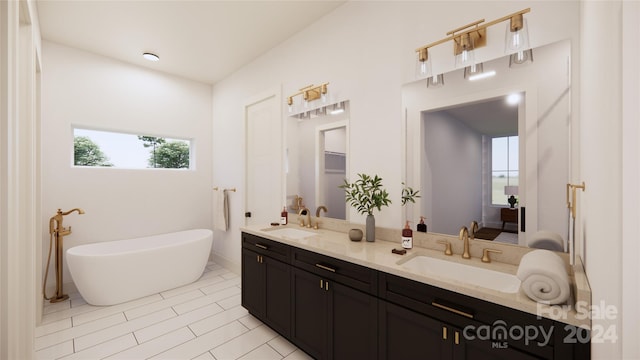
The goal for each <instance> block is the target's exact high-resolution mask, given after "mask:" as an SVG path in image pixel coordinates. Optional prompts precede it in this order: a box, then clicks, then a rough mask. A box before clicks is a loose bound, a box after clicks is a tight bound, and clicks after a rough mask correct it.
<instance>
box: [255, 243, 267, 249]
mask: <svg viewBox="0 0 640 360" xmlns="http://www.w3.org/2000/svg"><path fill="white" fill-rule="evenodd" d="M255 245H256V246H257V247H259V248H260V249H263V250H267V249H269V247H268V246H267V245H262V244H258V243H256V244H255Z"/></svg>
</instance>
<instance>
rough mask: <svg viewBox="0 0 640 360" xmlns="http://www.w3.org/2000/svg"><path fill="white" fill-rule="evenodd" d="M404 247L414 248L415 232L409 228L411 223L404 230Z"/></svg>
mask: <svg viewBox="0 0 640 360" xmlns="http://www.w3.org/2000/svg"><path fill="white" fill-rule="evenodd" d="M402 247H403V248H405V249H411V248H413V231H411V227H409V221H407V223H406V224H405V225H404V229H402Z"/></svg>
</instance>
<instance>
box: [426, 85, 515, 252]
mask: <svg viewBox="0 0 640 360" xmlns="http://www.w3.org/2000/svg"><path fill="white" fill-rule="evenodd" d="M514 95H516V96H515V97H513V96H503V97H498V98H495V99H487V100H481V101H479V102H475V103H467V104H461V105H458V106H454V107H450V108H445V109H438V110H431V111H425V112H424V113H423V114H422V118H423V121H424V137H425V141H424V143H425V149H424V150H425V154H426V158H427V159H426V161H427V163H428V167H427V169H426V170H425V175H426V176H424V177H423V184H424V187H425V188H428V187H432V188H437V189H438V191H435V192H433V195H432V198H431V203H432V207H433V208H434V209H437V211H434V212H433V213H432V215H431V217H432V220H433V228H432V231H433V232H436V233H443V234H455V233H456V232H457V231H459V229H460V226H461V225H460V224H470V223H471V222H472V221H477V222H478V224H479V226H480V229H479V230H478V232H476V234H475V236H476V238H478V239H485V240H493V241H496V242H505V243H511V244H517V243H518V231H517V229H518V228H517V226H518V209H517V189H518V177H519V153H520V151H519V141H518V106H524V104H522V101H523V100H522V99H523V96H522V94H519V93H516V94H514ZM442 154H447V156H442ZM460 198H462V199H465V200H464V201H454V200H453V199H460ZM510 199H511V200H510ZM510 201H511V203H510ZM511 204H513V206H512V205H511Z"/></svg>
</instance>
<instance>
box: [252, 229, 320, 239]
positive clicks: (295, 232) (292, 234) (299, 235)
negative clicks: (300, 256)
mask: <svg viewBox="0 0 640 360" xmlns="http://www.w3.org/2000/svg"><path fill="white" fill-rule="evenodd" d="M265 231H268V232H269V233H271V234H273V235H276V236H282V237H284V238H289V239H294V240H300V239H304V238H308V237H311V236H315V235H318V234H316V233H314V232H311V231H306V230H300V229H292V228H280V229H278V228H276V229H266V230H265Z"/></svg>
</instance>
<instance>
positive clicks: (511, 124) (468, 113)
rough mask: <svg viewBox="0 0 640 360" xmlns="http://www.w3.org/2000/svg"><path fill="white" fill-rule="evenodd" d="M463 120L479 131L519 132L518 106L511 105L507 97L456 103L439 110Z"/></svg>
mask: <svg viewBox="0 0 640 360" xmlns="http://www.w3.org/2000/svg"><path fill="white" fill-rule="evenodd" d="M438 111H441V112H443V113H445V114H448V115H449V116H451V117H453V118H456V119H458V120H459V121H462V122H463V123H464V124H466V126H467V127H469V128H471V129H473V130H474V131H476V132H477V133H480V134H485V135H492V136H505V135H517V134H518V107H517V106H515V105H509V104H508V103H507V101H506V97H499V98H495V99H490V100H483V101H481V102H476V103H470V104H462V105H456V106H455V107H452V108H448V109H443V110H438Z"/></svg>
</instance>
